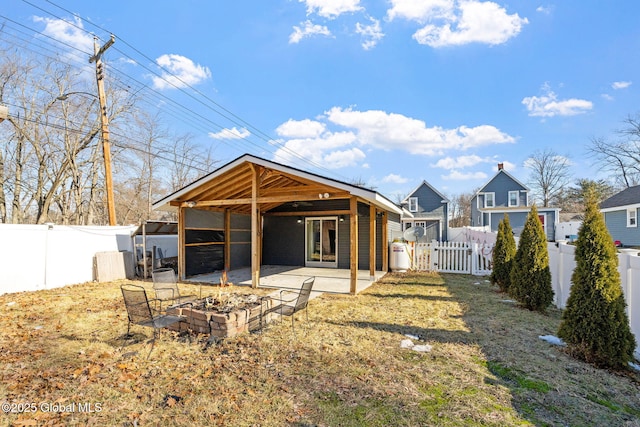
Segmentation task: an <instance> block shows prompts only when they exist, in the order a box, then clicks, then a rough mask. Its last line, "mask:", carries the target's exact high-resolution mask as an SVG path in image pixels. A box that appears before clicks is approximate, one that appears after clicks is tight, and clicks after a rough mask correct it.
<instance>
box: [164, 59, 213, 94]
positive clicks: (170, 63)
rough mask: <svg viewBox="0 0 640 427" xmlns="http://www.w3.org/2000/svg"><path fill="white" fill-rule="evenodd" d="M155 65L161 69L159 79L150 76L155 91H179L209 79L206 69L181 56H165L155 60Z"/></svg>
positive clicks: (208, 72)
mask: <svg viewBox="0 0 640 427" xmlns="http://www.w3.org/2000/svg"><path fill="white" fill-rule="evenodd" d="M156 63H157V64H158V66H159V67H161V68H162V71H161V75H160V77H158V76H152V80H153V87H154V88H156V89H179V88H183V87H186V86H193V85H196V84H198V83H201V82H202V81H204V80H207V79H209V78H211V71H209V69H208V68H207V67H204V66H202V65H198V64H196V63H194V62H193V61H192V60H191V59H189V58H187V57H185V56H182V55H176V54H165V55H162V56H160V57H159V58H157V59H156Z"/></svg>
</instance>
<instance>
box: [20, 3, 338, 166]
mask: <svg viewBox="0 0 640 427" xmlns="http://www.w3.org/2000/svg"><path fill="white" fill-rule="evenodd" d="M23 1H24V2H25V3H28V4H29V2H28V1H27V0H23ZM46 1H47V3H49V4H51V5H52V6H54V7H57V8H59V9H61V10H63V11H65V12H66V13H68V14H70V15H72V16H77V17H78V18H79V19H81V20H82V21H83V22H87V23H89V24H90V25H92V26H94V27H95V28H98V29H100V30H101V31H104V32H107V33H110V32H109V31H107V30H106V29H104V28H103V27H101V26H99V25H97V24H94V23H93V22H90V21H87V20H86V19H84V18H83V17H81V16H79V15H76V14H74V13H73V12H71V11H70V10H68V9H65V8H63V7H62V6H59V5H58V4H56V3H54V2H53V1H51V0H46ZM41 10H42V9H41ZM54 16H55V15H54ZM58 19H60V18H58ZM74 26H75V25H74ZM75 27H76V28H78V29H81V28H79V27H77V26H75ZM119 40H120V41H122V43H124V44H125V45H126V46H128V47H129V48H131V49H133V51H134V52H136V53H138V54H139V55H140V56H142V57H143V58H145V59H146V60H147V61H150V62H152V63H156V61H155V60H154V59H152V58H150V57H149V56H147V55H146V54H144V53H143V52H141V51H140V50H138V49H137V48H136V47H134V46H133V45H131V44H130V43H128V42H127V41H126V40H125V39H122V38H120V37H119ZM115 50H117V51H118V52H120V53H122V54H123V55H126V54H125V53H124V52H122V51H121V50H119V49H117V48H116V49H115ZM131 59H133V58H131ZM144 68H145V69H147V70H148V71H150V72H152V73H154V74H155V75H156V76H158V74H157V73H156V72H155V71H154V70H150V69H149V68H148V67H146V66H145V67H144ZM159 68H160V69H162V70H163V71H164V72H166V73H167V74H169V75H171V76H172V77H174V78H175V79H176V80H178V81H180V82H181V83H182V84H183V85H184V86H186V87H188V88H189V89H191V90H192V91H193V92H195V93H196V94H197V95H199V96H201V97H202V98H204V99H205V100H206V101H208V102H210V103H211V104H213V105H215V106H216V107H218V108H220V109H222V110H223V111H224V112H225V113H226V114H223V113H221V112H220V111H218V110H216V109H215V108H213V107H211V106H210V105H207V104H205V103H204V102H203V101H201V100H200V99H198V98H196V97H195V96H193V94H191V93H188V92H186V91H185V90H184V89H183V88H181V87H176V86H175V85H174V87H176V88H177V89H178V90H180V91H181V92H183V93H184V94H186V95H187V96H189V97H190V98H192V99H193V100H194V101H196V102H198V103H200V104H201V105H203V106H204V107H206V108H209V109H211V110H212V111H215V112H216V113H218V114H220V115H221V116H222V117H224V118H226V119H228V120H230V121H231V122H232V123H233V124H235V125H238V126H241V125H243V127H247V128H249V129H251V130H254V131H255V132H256V133H257V136H258V137H259V138H260V139H262V140H264V141H265V142H266V143H267V144H268V145H269V146H271V145H274V144H276V145H278V146H279V147H280V148H281V149H282V150H284V151H286V152H288V153H289V154H291V155H293V156H295V157H296V158H299V159H300V160H302V161H303V162H305V163H308V164H310V165H312V166H314V167H316V168H319V169H321V170H324V171H326V172H329V173H332V174H335V172H334V171H330V170H329V169H327V168H325V167H324V166H322V165H320V164H318V163H316V162H313V161H311V160H309V159H307V158H306V157H304V156H302V155H300V154H299V153H297V152H295V151H294V150H291V149H290V148H289V147H287V146H286V145H284V144H282V143H280V142H278V141H277V139H276V138H273V137H271V136H270V135H268V134H267V133H265V132H263V131H262V130H260V129H258V128H257V127H255V126H253V125H252V124H251V123H249V122H248V121H246V120H244V119H242V118H241V117H239V116H238V115H236V114H235V113H233V112H231V111H230V110H228V109H227V108H225V107H224V106H222V105H221V104H219V103H217V102H216V101H214V100H213V99H211V98H210V97H209V96H207V95H206V94H204V93H202V92H201V91H199V90H198V89H196V88H194V87H193V86H191V85H190V84H188V83H186V82H185V81H183V80H182V79H180V78H179V77H178V76H176V75H174V74H172V73H171V72H170V71H169V70H167V69H165V68H164V67H159ZM158 77H160V78H162V79H163V80H165V81H167V80H166V79H165V78H164V77H162V76H158ZM167 82H168V81H167ZM168 83H170V82H168ZM227 114H228V115H230V116H231V117H229V116H228V115H227ZM222 129H225V128H222ZM335 175H338V174H335Z"/></svg>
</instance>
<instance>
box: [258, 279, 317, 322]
mask: <svg viewBox="0 0 640 427" xmlns="http://www.w3.org/2000/svg"><path fill="white" fill-rule="evenodd" d="M315 280H316V278H315V277H309V278H308V279H306V280H305V281H304V282H302V286H301V287H300V290H299V291H289V290H282V291H280V295H279V299H277V300H275V301H277V304H276V305H274V306H273V307H271V308H268V309H267V310H265V311H263V312H262V314H261V317H262V319H264V318H265V316H267V315H268V314H270V313H279V314H280V320H282V316H290V317H291V329H292V330H293V332H294V333H295V326H294V317H295V314H296V313H297V312H298V311H301V310H304V311H305V315H306V318H307V323H309V310H308V308H307V306H308V303H309V296H310V295H311V288H313V283H314V282H315Z"/></svg>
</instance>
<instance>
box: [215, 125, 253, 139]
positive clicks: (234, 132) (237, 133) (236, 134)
mask: <svg viewBox="0 0 640 427" xmlns="http://www.w3.org/2000/svg"><path fill="white" fill-rule="evenodd" d="M249 135H251V132H249V131H248V130H247V129H245V128H242V129H236V127H235V126H234V127H232V128H231V129H226V128H225V129H222V130H221V131H220V132H209V138H213V139H243V138H247V137H248V136H249Z"/></svg>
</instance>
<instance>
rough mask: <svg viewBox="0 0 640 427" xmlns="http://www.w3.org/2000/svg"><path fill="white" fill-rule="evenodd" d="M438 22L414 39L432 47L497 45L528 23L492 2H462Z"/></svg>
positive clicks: (518, 31)
mask: <svg viewBox="0 0 640 427" xmlns="http://www.w3.org/2000/svg"><path fill="white" fill-rule="evenodd" d="M443 21H444V22H442V23H439V25H435V24H429V25H426V26H425V27H423V28H421V29H420V30H418V31H417V32H416V33H415V34H414V35H413V38H414V39H415V40H416V41H417V42H418V43H420V44H425V45H428V46H431V47H444V46H456V45H463V44H467V43H485V44H488V45H498V44H502V43H505V42H507V41H508V40H509V39H511V38H512V37H515V36H516V35H518V34H519V33H520V31H521V30H522V26H523V25H525V24H528V23H529V21H528V20H527V18H520V16H519V15H518V14H517V13H515V14H512V15H509V14H507V11H506V10H505V9H504V8H503V7H500V6H499V5H498V4H496V3H494V2H490V1H485V2H481V1H477V0H470V1H461V2H459V4H458V9H457V10H456V11H455V17H447V18H445V19H443Z"/></svg>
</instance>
